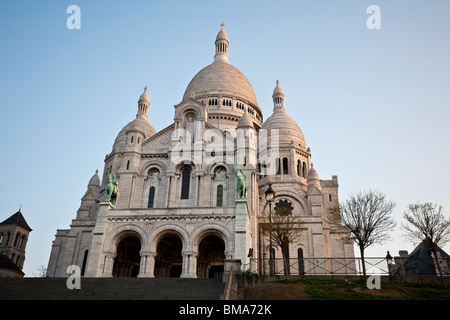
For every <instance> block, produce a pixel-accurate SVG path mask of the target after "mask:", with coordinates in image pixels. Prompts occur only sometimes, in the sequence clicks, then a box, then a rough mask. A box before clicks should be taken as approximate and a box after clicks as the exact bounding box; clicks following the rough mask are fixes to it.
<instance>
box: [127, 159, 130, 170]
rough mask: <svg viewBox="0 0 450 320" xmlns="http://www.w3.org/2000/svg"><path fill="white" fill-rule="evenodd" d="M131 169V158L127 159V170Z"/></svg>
mask: <svg viewBox="0 0 450 320" xmlns="http://www.w3.org/2000/svg"><path fill="white" fill-rule="evenodd" d="M128 169H130V160H128V161H127V170H128Z"/></svg>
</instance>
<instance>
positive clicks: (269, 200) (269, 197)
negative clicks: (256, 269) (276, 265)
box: [266, 183, 275, 275]
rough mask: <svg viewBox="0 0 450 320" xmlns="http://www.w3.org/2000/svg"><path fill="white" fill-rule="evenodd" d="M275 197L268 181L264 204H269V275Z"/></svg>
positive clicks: (271, 269) (271, 270) (271, 271)
mask: <svg viewBox="0 0 450 320" xmlns="http://www.w3.org/2000/svg"><path fill="white" fill-rule="evenodd" d="M274 197H275V191H273V189H272V184H270V183H269V187H268V188H267V190H266V204H267V203H268V204H269V239H270V240H269V268H270V275H272V273H273V265H272V263H273V261H272V260H273V257H272V202H273V198H274Z"/></svg>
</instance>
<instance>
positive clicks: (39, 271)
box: [33, 265, 47, 278]
mask: <svg viewBox="0 0 450 320" xmlns="http://www.w3.org/2000/svg"><path fill="white" fill-rule="evenodd" d="M36 271H37V273H33V276H35V277H36V278H45V277H46V276H47V268H46V267H45V266H44V265H40V266H39V268H38V269H37V270H36Z"/></svg>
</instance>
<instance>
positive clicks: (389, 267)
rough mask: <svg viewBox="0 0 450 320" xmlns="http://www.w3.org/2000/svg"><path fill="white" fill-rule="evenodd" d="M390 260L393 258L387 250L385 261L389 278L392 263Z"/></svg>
mask: <svg viewBox="0 0 450 320" xmlns="http://www.w3.org/2000/svg"><path fill="white" fill-rule="evenodd" d="M392 260H393V258H392V256H391V255H390V253H389V251H388V252H387V255H386V262H387V267H388V274H389V280H390V279H391V268H392V263H393V261H392Z"/></svg>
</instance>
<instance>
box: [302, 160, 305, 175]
mask: <svg viewBox="0 0 450 320" xmlns="http://www.w3.org/2000/svg"><path fill="white" fill-rule="evenodd" d="M302 174H303V178H306V163H305V162H303V167H302Z"/></svg>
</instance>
